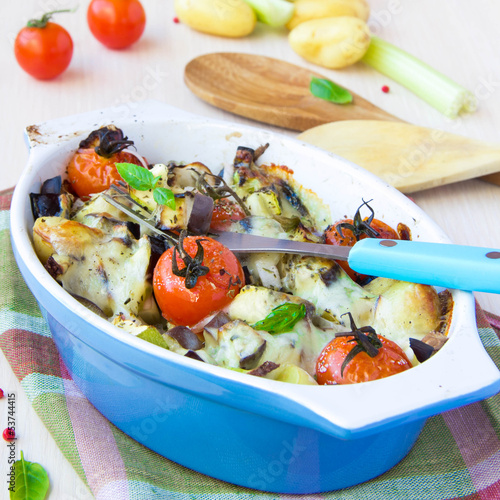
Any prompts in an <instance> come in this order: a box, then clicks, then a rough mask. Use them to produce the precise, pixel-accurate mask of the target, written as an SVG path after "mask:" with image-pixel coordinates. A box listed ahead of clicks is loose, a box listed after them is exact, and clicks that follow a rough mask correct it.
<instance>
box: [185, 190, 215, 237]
mask: <svg viewBox="0 0 500 500" xmlns="http://www.w3.org/2000/svg"><path fill="white" fill-rule="evenodd" d="M213 209H214V200H213V199H212V198H210V196H205V195H203V194H200V193H196V194H195V195H194V202H193V208H192V210H191V214H190V216H189V222H188V227H187V229H188V231H189V232H191V233H193V234H195V235H201V234H207V233H208V230H209V229H210V222H211V221H212V212H213Z"/></svg>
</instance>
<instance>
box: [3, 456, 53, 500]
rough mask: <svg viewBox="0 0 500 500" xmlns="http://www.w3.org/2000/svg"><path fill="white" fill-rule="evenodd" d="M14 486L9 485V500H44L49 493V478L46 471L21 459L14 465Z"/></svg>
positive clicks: (33, 463)
mask: <svg viewBox="0 0 500 500" xmlns="http://www.w3.org/2000/svg"><path fill="white" fill-rule="evenodd" d="M13 483H14V485H13V486H12V489H11V487H10V482H9V481H8V482H7V484H9V492H10V495H9V496H10V500H44V499H45V497H46V496H47V492H48V491H49V486H50V482H49V476H48V474H47V471H46V470H45V469H44V468H43V467H42V466H41V465H40V464H37V463H35V462H28V461H27V460H24V454H23V452H22V450H21V459H20V460H17V461H16V462H15V463H14V481H13Z"/></svg>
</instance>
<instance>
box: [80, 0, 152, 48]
mask: <svg viewBox="0 0 500 500" xmlns="http://www.w3.org/2000/svg"><path fill="white" fill-rule="evenodd" d="M87 22H88V25H89V28H90V31H91V32H92V34H93V35H94V36H95V37H96V38H97V40H99V41H100V42H101V43H102V44H103V45H105V46H106V47H108V48H110V49H124V48H126V47H128V46H130V45H132V44H133V43H135V42H137V40H139V38H140V37H141V35H142V33H143V32H144V28H145V26H146V13H145V12H144V8H143V6H142V4H141V2H139V0H92V1H91V2H90V4H89V8H88V10H87Z"/></svg>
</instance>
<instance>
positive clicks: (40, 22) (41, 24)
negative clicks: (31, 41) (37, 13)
mask: <svg viewBox="0 0 500 500" xmlns="http://www.w3.org/2000/svg"><path fill="white" fill-rule="evenodd" d="M75 11H76V7H75V8H74V9H61V10H51V11H50V12H46V13H45V14H44V15H43V16H42V17H41V18H40V19H30V20H29V21H28V22H27V24H26V26H28V28H45V27H46V26H47V23H48V22H49V21H50V19H51V18H52V16H53V15H54V14H60V13H62V12H75Z"/></svg>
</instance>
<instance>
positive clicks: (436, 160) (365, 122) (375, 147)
mask: <svg viewBox="0 0 500 500" xmlns="http://www.w3.org/2000/svg"><path fill="white" fill-rule="evenodd" d="M312 76H316V77H318V78H325V77H324V76H322V75H321V74H319V73H316V72H314V71H310V70H309V69H306V68H301V67H300V66H296V65H294V64H290V63H287V62H285V61H281V60H279V59H273V58H270V57H265V56H257V55H252V54H241V53H226V52H223V53H212V54H206V55H203V56H199V57H197V58H195V59H193V60H192V61H191V62H189V63H188V64H187V66H186V68H185V73H184V80H185V82H186V85H187V86H188V87H189V88H190V89H191V90H192V91H193V92H194V93H195V94H196V95H197V96H198V97H200V98H202V99H203V100H205V101H207V102H208V103H210V104H212V105H214V106H216V107H218V108H221V109H224V110H226V111H229V112H231V113H235V114H238V115H241V116H245V117H247V118H251V119H254V120H257V121H261V122H264V123H268V124H271V125H277V126H281V127H284V128H288V129H292V130H298V131H307V132H305V133H304V134H301V135H299V139H301V140H303V141H305V142H309V143H311V144H313V145H316V146H319V147H322V148H323V149H326V150H328V151H332V152H334V153H336V154H338V155H340V156H343V157H345V158H347V159H350V160H352V161H353V162H355V163H356V164H358V165H360V166H362V167H364V168H366V169H367V170H370V171H371V172H373V173H375V174H376V175H377V176H379V177H381V178H383V179H385V180H387V182H389V183H390V184H392V185H393V186H395V187H397V188H398V189H400V190H401V191H403V192H407V193H409V192H415V191H418V190H421V189H426V188H429V187H434V186H439V185H443V184H447V183H451V182H456V181H459V180H465V179H471V178H474V177H478V176H483V177H482V179H484V180H487V181H489V182H492V183H494V184H499V185H500V174H499V173H497V172H500V146H499V145H494V144H488V143H484V142H481V141H475V140H471V139H467V138H465V137H461V136H458V135H455V134H450V133H446V132H442V131H439V130H433V129H428V128H424V127H417V126H415V125H410V124H408V123H405V122H403V121H402V120H400V119H398V118H397V117H395V116H393V115H390V114H389V113H386V112H385V111H383V110H382V109H380V108H378V107H376V106H374V105H373V104H371V103H370V102H368V101H366V100H365V99H363V98H362V97H360V96H358V95H356V94H355V93H353V92H351V93H352V94H353V98H354V99H353V102H352V104H347V105H338V104H334V103H331V102H327V101H324V100H322V99H319V98H317V97H314V96H313V95H312V94H311V93H310V91H309V84H310V81H311V77H312ZM326 124H327V125H326ZM313 127H314V128H313ZM316 127H318V128H317V129H316ZM486 174H490V175H486Z"/></svg>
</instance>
